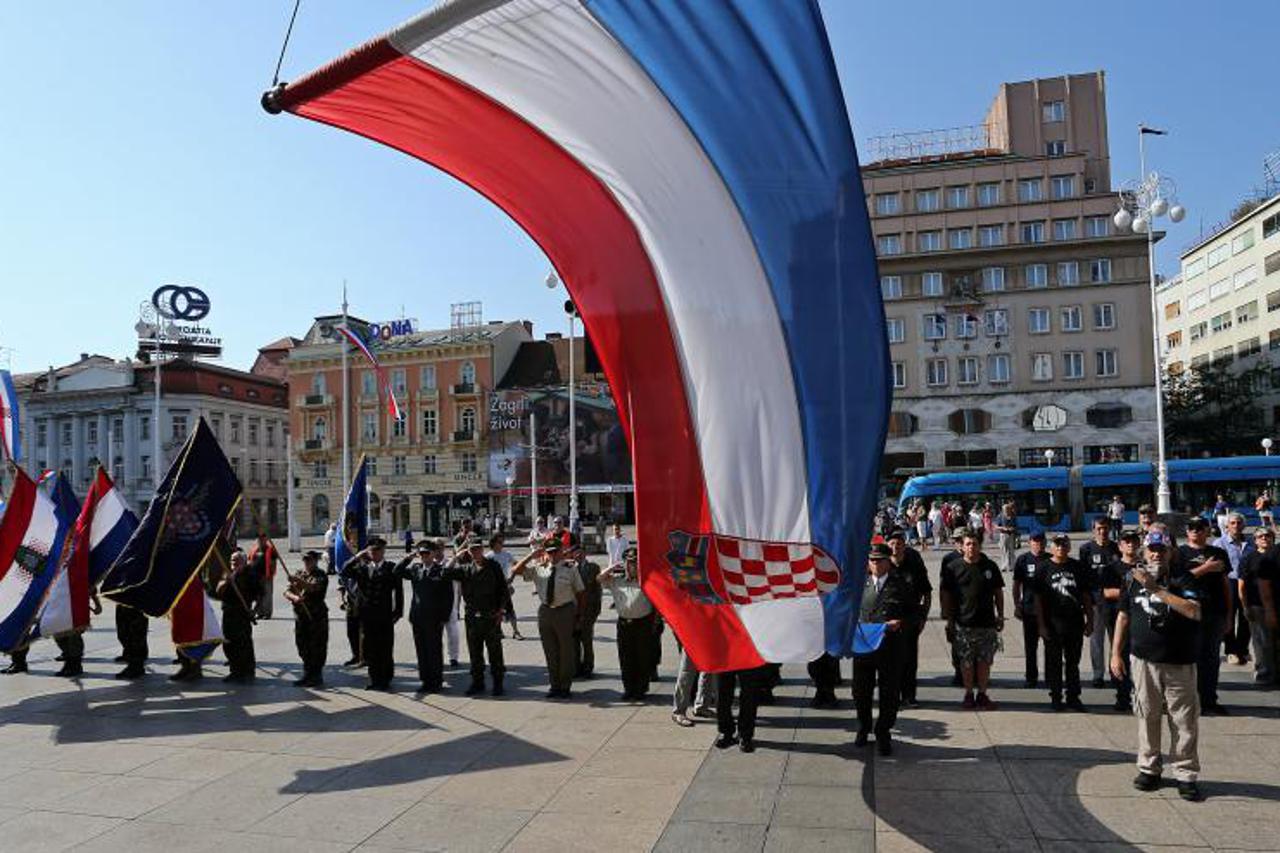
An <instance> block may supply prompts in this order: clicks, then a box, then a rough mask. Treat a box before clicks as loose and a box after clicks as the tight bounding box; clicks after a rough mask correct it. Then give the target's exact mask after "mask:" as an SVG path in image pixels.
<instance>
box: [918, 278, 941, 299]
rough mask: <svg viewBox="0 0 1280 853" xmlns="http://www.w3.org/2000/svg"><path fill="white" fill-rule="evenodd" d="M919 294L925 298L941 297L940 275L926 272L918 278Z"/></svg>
mask: <svg viewBox="0 0 1280 853" xmlns="http://www.w3.org/2000/svg"><path fill="white" fill-rule="evenodd" d="M920 292H921V293H923V294H924V295H925V296H941V295H942V273H940V272H927V273H923V274H921V276H920Z"/></svg>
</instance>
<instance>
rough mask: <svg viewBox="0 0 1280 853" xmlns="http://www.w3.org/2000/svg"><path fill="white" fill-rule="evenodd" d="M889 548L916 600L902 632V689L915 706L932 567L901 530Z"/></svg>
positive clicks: (896, 570) (891, 538)
mask: <svg viewBox="0 0 1280 853" xmlns="http://www.w3.org/2000/svg"><path fill="white" fill-rule="evenodd" d="M889 551H890V552H891V553H892V555H893V571H894V573H895V574H897V575H899V576H900V577H901V578H902V579H903V580H905V581H906V583H907V586H908V587H909V588H910V590H911V600H912V601H913V602H914V603H915V608H914V613H913V614H912V615H911V618H910V619H909V620H908V624H907V626H906V628H905V630H903V632H902V638H901V643H902V676H901V681H900V685H899V686H900V690H901V694H902V704H903V705H906V706H907V707H908V708H915V707H917V706H918V705H919V704H920V703H919V702H917V701H916V671H917V669H918V668H919V665H920V632H921V631H923V630H924V624H925V620H927V619H928V618H929V607H930V605H932V603H933V584H932V583H930V582H929V571H928V570H927V569H926V568H925V566H924V560H923V559H922V558H921V557H920V552H919V551H917V550H916V549H915V548H912V547H911V546H910V545H908V544H907V540H906V537H905V536H904V535H903V532H902V531H901V530H895V531H893V532H892V533H890V534H889Z"/></svg>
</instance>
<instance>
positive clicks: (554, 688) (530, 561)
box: [511, 537, 586, 699]
mask: <svg viewBox="0 0 1280 853" xmlns="http://www.w3.org/2000/svg"><path fill="white" fill-rule="evenodd" d="M562 547H563V545H562V541H561V539H560V538H558V537H547V539H545V540H544V541H543V542H542V543H541V544H539V545H535V546H534V547H533V549H532V550H531V551H530V552H529V553H528V554H526V555H525V556H524V557H523V558H521V560H520V562H518V563H516V564H515V566H514V567H513V568H512V570H511V575H512V577H516V576H519V577H522V578H524V579H525V580H527V581H529V582H531V583H532V584H533V589H534V592H535V593H536V594H537V596H538V600H539V601H541V602H542V603H541V605H540V606H539V607H538V635H539V637H540V638H541V640H542V654H543V655H544V656H545V657H546V659H547V676H548V678H549V679H550V681H551V689H550V690H549V691H547V698H548V699H568V698H569V697H570V696H571V695H572V690H571V685H572V684H573V672H574V669H575V667H576V665H577V660H576V658H577V655H576V652H575V647H576V644H575V643H574V639H573V629H574V628H575V627H576V626H577V622H578V611H579V610H580V609H584V608H585V603H586V602H585V600H584V598H585V589H584V587H583V584H582V575H581V574H579V572H578V567H577V566H576V565H574V564H573V563H571V562H568V561H566V560H564V559H563V558H562V555H561V550H562Z"/></svg>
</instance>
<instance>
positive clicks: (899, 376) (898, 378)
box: [892, 361, 907, 388]
mask: <svg viewBox="0 0 1280 853" xmlns="http://www.w3.org/2000/svg"><path fill="white" fill-rule="evenodd" d="M892 367H893V387H894V388H906V387H907V366H906V365H905V364H903V363H902V362H900V361H895V362H893V364H892Z"/></svg>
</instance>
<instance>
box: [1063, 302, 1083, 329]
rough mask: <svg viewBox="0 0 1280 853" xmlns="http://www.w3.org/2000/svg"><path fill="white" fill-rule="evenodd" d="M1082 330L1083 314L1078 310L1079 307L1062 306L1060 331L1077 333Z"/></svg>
mask: <svg viewBox="0 0 1280 853" xmlns="http://www.w3.org/2000/svg"><path fill="white" fill-rule="evenodd" d="M1083 329H1084V312H1083V311H1081V310H1080V306H1079V305H1064V306H1063V307H1062V331H1064V332H1079V331H1082V330H1083Z"/></svg>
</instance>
